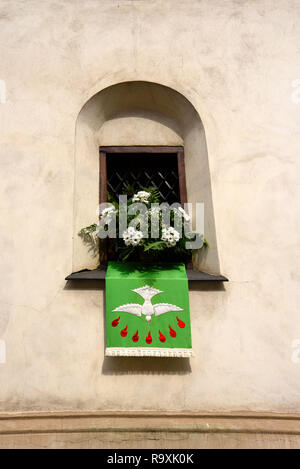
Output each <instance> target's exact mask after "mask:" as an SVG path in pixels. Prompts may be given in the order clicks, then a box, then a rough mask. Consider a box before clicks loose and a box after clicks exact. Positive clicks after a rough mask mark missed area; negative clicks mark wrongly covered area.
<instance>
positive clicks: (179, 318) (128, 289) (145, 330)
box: [106, 262, 193, 357]
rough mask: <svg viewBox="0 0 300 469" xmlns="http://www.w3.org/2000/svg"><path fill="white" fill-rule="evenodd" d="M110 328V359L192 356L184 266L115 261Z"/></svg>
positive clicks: (109, 289)
mask: <svg viewBox="0 0 300 469" xmlns="http://www.w3.org/2000/svg"><path fill="white" fill-rule="evenodd" d="M143 287H145V288H143ZM147 287H149V288H147ZM136 289H139V291H138V292H134V291H133V290H136ZM153 289H156V290H160V292H159V293H157V292H156V291H155V290H153ZM173 309H175V310H173ZM114 310H115V311H114ZM116 310H117V311H116ZM165 310H169V311H166V312H165ZM130 311H131V312H130ZM132 312H135V313H137V314H138V315H135V314H133V313H132ZM180 326H181V327H180ZM106 327H107V329H106V355H108V356H114V355H133V356H148V355H150V356H176V357H182V356H183V357H188V356H192V355H193V352H192V343H191V325H190V309H189V294H188V280H187V276H186V271H185V266H184V264H176V263H161V264H157V263H155V264H154V263H133V262H126V263H120V262H109V265H108V269H107V274H106ZM149 333H150V334H149ZM134 336H135V337H134ZM164 338H165V340H164ZM134 339H135V340H134ZM146 339H147V340H146ZM151 339H152V341H151Z"/></svg>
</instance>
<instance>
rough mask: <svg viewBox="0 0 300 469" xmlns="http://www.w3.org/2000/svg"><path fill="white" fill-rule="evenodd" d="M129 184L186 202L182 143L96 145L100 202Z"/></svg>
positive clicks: (103, 249) (104, 251) (103, 253)
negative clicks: (154, 190) (131, 145)
mask: <svg viewBox="0 0 300 469" xmlns="http://www.w3.org/2000/svg"><path fill="white" fill-rule="evenodd" d="M127 184H130V185H131V186H133V187H134V189H135V190H136V191H139V190H142V189H143V188H146V187H150V186H154V187H156V188H157V189H158V190H159V192H160V195H161V198H162V201H163V202H168V203H169V204H172V203H174V202H180V203H181V205H183V204H184V203H186V202H187V191H186V180H185V169H184V152H183V147H155V146H154V147H100V198H99V199H100V203H103V202H106V201H107V192H110V193H111V194H112V195H114V196H115V197H118V195H119V194H122V193H124V189H125V188H126V185H127ZM109 252H110V249H109V240H102V241H101V243H100V264H106V262H107V260H108V259H109V258H110V255H109Z"/></svg>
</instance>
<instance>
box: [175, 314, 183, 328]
mask: <svg viewBox="0 0 300 469" xmlns="http://www.w3.org/2000/svg"><path fill="white" fill-rule="evenodd" d="M176 319H177V322H178V326H179V327H181V329H183V328H184V327H185V322H183V321H181V319H179V318H178V316H176Z"/></svg>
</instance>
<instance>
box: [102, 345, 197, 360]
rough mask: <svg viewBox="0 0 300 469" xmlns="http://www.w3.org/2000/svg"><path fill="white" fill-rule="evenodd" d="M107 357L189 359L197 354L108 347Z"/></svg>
mask: <svg viewBox="0 0 300 469" xmlns="http://www.w3.org/2000/svg"><path fill="white" fill-rule="evenodd" d="M105 356H106V357H177V358H189V357H194V356H195V354H194V352H193V350H192V349H187V348H133V347H132V348H131V347H129V348H125V347H108V348H107V349H106V350H105Z"/></svg>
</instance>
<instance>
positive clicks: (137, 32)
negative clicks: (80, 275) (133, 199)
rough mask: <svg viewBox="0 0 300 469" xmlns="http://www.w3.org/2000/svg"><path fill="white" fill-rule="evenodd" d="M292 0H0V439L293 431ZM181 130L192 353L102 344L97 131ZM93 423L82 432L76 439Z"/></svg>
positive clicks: (299, 359) (299, 331)
mask: <svg viewBox="0 0 300 469" xmlns="http://www.w3.org/2000/svg"><path fill="white" fill-rule="evenodd" d="M299 18H300V3H299V1H298V0H291V1H289V2H286V1H284V0H278V1H276V2H270V1H268V0H254V1H249V0H240V1H235V0H227V1H223V0H185V1H179V0H164V1H163V0H147V1H146V0H145V1H144V0H119V1H117V0H85V1H84V2H83V1H82V2H77V1H76V0H61V1H58V0H44V1H43V2H39V1H36V0H26V1H23V0H1V2H0V47H1V67H0V119H1V135H0V138H1V150H0V151H1V158H0V165H1V171H0V174H1V179H2V181H1V188H2V196H1V205H2V216H1V225H2V226H1V230H0V232H1V248H2V249H1V254H2V262H1V298H0V300H1V309H0V351H1V353H0V357H1V360H0V412H1V419H0V447H7V446H14V447H18V446H24V445H25V446H28V447H30V446H36V445H40V446H47V447H66V446H69V447H70V446H74V447H76V446H77V447H78V446H79V447H85V446H92V447H115V445H116V444H117V445H119V447H127V448H129V447H135V445H136V441H139V445H140V446H144V447H197V446H199V447H278V446H285V447H299V446H300V436H299V434H300V420H299V411H300V400H299V393H300V380H299V377H300V320H299V304H300V289H299V231H300V228H299V207H298V205H299V204H298V200H299V182H298V175H299V157H298V154H299V137H300V131H299V129H300V60H299V55H300V29H299V27H298V23H299ZM118 145H130V146H136V145H139V146H143V145H151V146H156V145H158V146H182V147H183V148H184V152H185V171H186V186H187V197H188V201H189V202H204V205H205V236H206V237H207V239H208V241H209V244H210V247H209V249H208V250H207V253H206V255H205V256H196V258H195V259H194V268H195V269H196V270H202V271H205V272H208V273H211V274H223V275H225V276H226V277H227V278H228V279H229V282H227V283H226V284H225V283H224V284H223V283H209V282H200V281H199V282H198V281H196V282H193V283H191V284H190V306H191V322H192V339H193V348H194V351H195V354H196V356H195V358H192V359H190V360H180V359H174V360H172V359H164V358H159V359H155V358H145V359H140V358H123V357H105V356H104V342H105V333H104V314H105V305H104V288H105V285H104V281H103V280H98V281H91V280H84V281H81V282H76V281H66V280H65V277H66V276H67V275H68V274H70V273H71V272H75V271H79V270H82V269H86V268H88V269H93V268H96V267H97V265H98V263H99V258H98V257H97V255H96V256H95V255H94V254H93V253H91V252H89V251H88V250H87V249H86V246H84V245H83V243H82V241H81V239H80V238H79V237H78V235H77V234H78V231H79V230H80V229H81V228H82V227H83V226H86V225H88V224H91V223H93V222H95V221H96V219H97V216H96V208H97V205H98V202H99V147H100V146H118ZM87 434H88V435H89V437H88V438H87Z"/></svg>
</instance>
